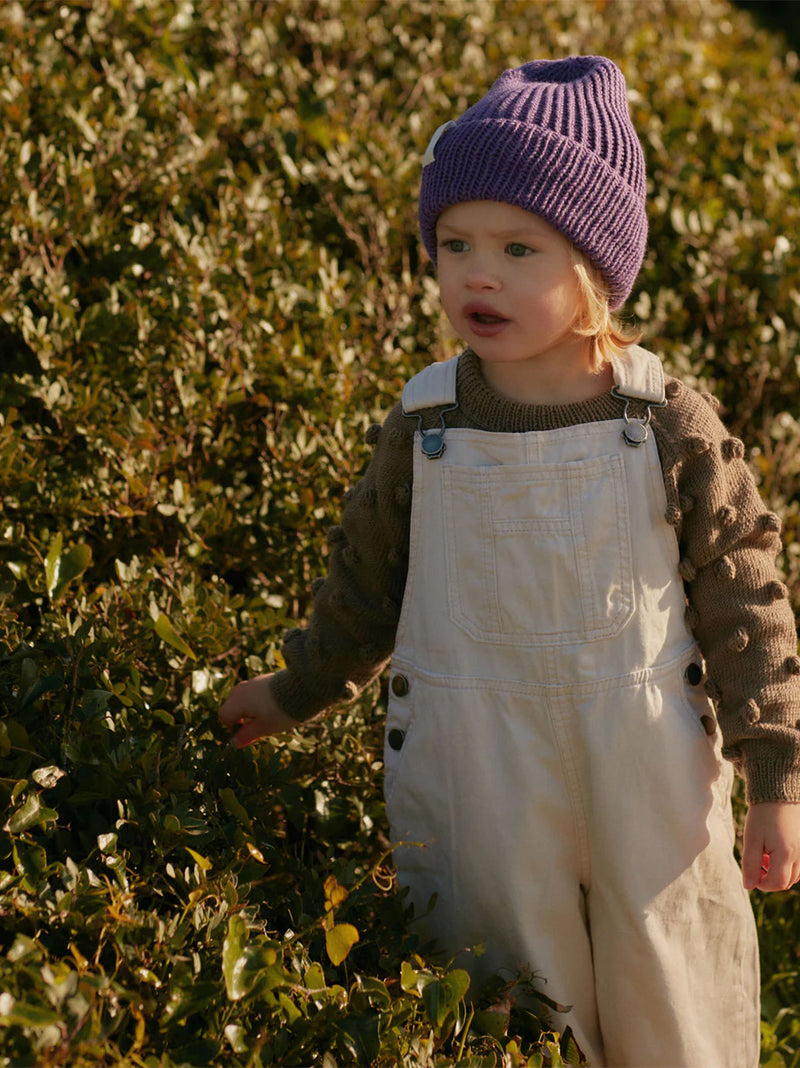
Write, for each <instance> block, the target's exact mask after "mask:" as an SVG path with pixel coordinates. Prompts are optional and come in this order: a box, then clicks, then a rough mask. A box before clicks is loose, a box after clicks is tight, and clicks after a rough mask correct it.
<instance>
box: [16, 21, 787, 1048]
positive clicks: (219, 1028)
mask: <svg viewBox="0 0 800 1068" xmlns="http://www.w3.org/2000/svg"><path fill="white" fill-rule="evenodd" d="M0 41H1V43H2V47H1V48H0V65H1V66H2V72H1V73H2V77H1V78H0V124H1V126H2V137H1V138H0V388H2V410H1V412H0V487H1V496H2V511H1V512H0V654H2V661H1V662H0V702H2V719H0V761H2V766H1V767H0V804H2V807H3V808H4V809H5V812H4V814H3V816H2V822H3V824H4V826H3V832H2V837H1V838H0V850H2V873H0V976H2V985H1V987H0V991H1V992H0V1028H2V1042H1V1043H0V1047H1V1048H2V1052H0V1064H2V1065H23V1064H25V1065H27V1064H31V1065H32V1064H37V1065H48V1066H49V1065H63V1064H69V1065H101V1064H102V1065H112V1064H113V1065H137V1066H138V1065H153V1066H155V1065H163V1066H168V1065H178V1064H191V1065H201V1064H216V1063H223V1062H224V1063H226V1064H232V1065H260V1064H325V1065H327V1066H329V1068H330V1066H333V1065H334V1064H336V1063H339V1064H368V1063H375V1064H385V1065H390V1064H391V1065H395V1064H397V1065H399V1064H403V1065H423V1064H450V1063H456V1062H461V1063H485V1064H493V1063H496V1064H500V1063H502V1064H507V1065H512V1064H522V1063H530V1064H542V1063H548V1064H549V1063H552V1064H558V1063H560V1058H561V1056H562V1055H563V1056H564V1057H566V1058H568V1059H571V1060H575V1059H576V1058H577V1054H576V1051H575V1049H574V1047H571V1046H570V1045H569V1042H568V1041H566V1040H563V1039H562V1040H561V1041H560V1042H559V1040H558V1039H557V1038H556V1037H554V1036H552V1035H550V1034H549V1032H548V1031H547V1028H546V1027H545V1028H544V1030H543V1031H542V1029H541V1028H540V1027H539V1022H538V1019H537V1018H536V1017H532V1016H526V1015H525V1014H523V1013H521V1012H518V1011H515V1012H514V1013H513V1014H511V1016H510V1017H509V1013H508V1011H507V1006H506V1007H505V1008H504V1007H503V1003H502V1001H501V1002H499V1003H498V1004H496V1005H495V1006H494V1008H495V1011H494V1012H490V1013H488V1014H487V1013H485V1012H483V1013H480V1012H477V1013H473V1010H472V1009H471V1008H470V1006H469V1003H468V1001H467V998H466V997H465V988H464V981H463V975H462V973H459V972H457V971H454V970H453V969H448V968H446V967H442V966H440V965H437V964H434V963H431V961H430V960H429V959H427V958H426V956H425V947H421V946H419V945H417V944H416V942H415V940H414V938H413V936H412V935H411V934H409V933H408V931H407V930H406V928H405V926H404V910H403V902H402V899H401V898H399V897H398V895H397V894H396V893H394V892H393V889H392V886H391V872H390V869H389V868H388V866H387V864H386V860H385V851H386V849H387V848H388V845H389V843H388V842H387V840H386V827H385V820H384V814H383V808H382V804H381V800H380V778H381V749H382V734H381V723H382V708H383V693H382V689H381V686H380V685H377V684H376V685H375V686H374V687H372V688H371V689H370V690H369V691H368V692H367V693H366V694H365V695H364V696H363V697H362V698H361V699H360V700H359V702H357V703H356V704H355V705H354V706H352V707H350V708H348V709H345V710H339V711H338V712H336V713H334V714H332V715H330V716H329V717H327V718H326V719H325V720H323V721H321V722H319V723H315V724H312V725H310V726H309V727H308V728H306V729H305V730H304V731H303V732H302V733H299V734H298V735H297V736H296V737H294V738H293V739H291V740H290V741H289V742H288V743H286V744H280V745H278V744H275V745H272V744H269V743H265V744H263V745H261V746H260V747H259V748H258V749H255V750H253V751H246V752H235V751H233V750H232V749H230V748H229V747H226V745H225V744H224V743H225V739H224V737H223V735H222V733H221V731H220V729H219V728H218V726H217V725H216V718H215V717H216V709H217V707H218V706H219V703H220V701H221V699H222V698H223V696H224V694H225V692H226V691H227V689H228V687H229V686H230V684H231V682H232V681H233V680H234V679H235V678H236V677H237V674H242V675H244V674H252V673H255V672H259V671H262V670H267V669H272V668H274V667H275V666H276V665H278V664H279V663H280V654H279V647H280V635H281V633H282V631H283V629H284V628H285V627H287V626H289V625H291V624H292V623H294V622H295V621H297V620H298V619H302V618H303V616H304V614H305V613H306V611H307V608H308V604H309V586H310V582H311V580H312V579H313V577H315V576H316V575H318V574H319V573H320V572H322V571H324V567H325V539H324V533H325V529H326V527H327V526H328V525H330V524H331V523H332V522H334V521H335V512H336V509H337V507H338V502H339V500H340V498H341V495H342V493H343V492H344V490H345V489H346V488H347V486H348V485H349V484H351V483H352V482H353V481H354V480H355V479H356V478H358V476H359V474H360V472H361V471H362V470H363V466H364V464H365V462H366V449H365V448H364V446H363V444H362V439H363V432H364V430H365V429H366V427H367V426H368V425H369V424H370V423H371V422H373V421H375V420H376V419H379V418H380V415H381V413H382V412H385V411H386V410H387V409H388V408H389V406H390V405H391V404H392V403H393V402H394V400H395V398H396V396H397V394H398V391H399V388H400V386H401V383H402V381H403V380H404V379H405V378H406V377H407V376H408V375H409V374H410V373H412V372H414V371H416V370H417V369H419V368H420V367H421V366H423V365H424V364H425V363H427V362H428V361H430V359H431V358H433V357H438V356H441V355H445V354H449V353H451V352H453V351H454V350H455V346H456V341H455V339H454V338H452V337H451V336H450V335H449V334H448V333H447V330H446V327H445V326H444V324H443V322H442V320H441V316H440V313H439V310H438V305H437V301H436V291H435V285H434V282H433V278H432V274H431V270H430V266H429V265H428V264H427V262H425V261H424V259H423V258H422V257H421V253H420V247H419V243H418V239H417V235H416V220H415V211H416V206H415V196H416V190H417V182H418V176H419V169H420V162H421V156H422V153H423V152H424V149H425V146H426V144H427V140H428V137H429V135H430V133H431V131H432V130H433V129H434V128H435V127H436V126H438V125H439V124H440V123H441V122H443V121H445V120H446V119H447V118H449V117H450V116H451V115H453V114H456V113H458V112H460V111H461V110H463V109H464V108H465V107H466V106H468V105H469V104H470V103H472V102H473V101H474V100H475V99H476V98H477V97H478V96H479V95H480V94H481V93H482V92H484V91H485V89H486V88H487V87H488V85H489V84H490V82H491V80H492V79H493V78H494V77H495V76H496V75H497V74H498V73H499V72H500V71H501V70H502V69H503V68H505V67H507V66H511V65H515V64H518V63H520V62H524V61H525V60H527V59H529V58H531V57H533V56H539V57H548V56H558V55H562V54H564V53H568V52H586V53H593V52H601V53H605V54H608V55H610V56H611V57H612V58H614V59H615V60H616V61H617V62H618V63H619V64H620V66H622V68H623V69H624V71H625V73H626V76H627V78H628V82H629V85H630V88H631V104H632V109H633V116H634V121H635V123H636V125H637V128H638V129H639V131H640V134H641V137H642V140H643V143H644V145H645V150H646V153H647V157H648V164H649V175H650V177H649V192H650V225H651V236H650V245H649V252H648V256H647V260H646V263H645V267H644V270H643V272H642V276H641V279H640V283H639V285H638V287H637V291H636V292H635V294H634V295H633V297H632V299H631V302H630V309H631V311H632V313H633V314H634V315H635V317H636V318H637V319H638V320H639V321H640V322H641V323H642V325H643V326H644V327H645V329H646V333H647V343H648V344H649V345H650V347H653V348H655V349H656V350H658V351H660V352H661V353H663V356H664V360H665V363H666V365H667V367H668V369H669V370H670V371H672V372H676V373H679V374H681V375H683V376H684V377H685V378H686V379H687V380H689V381H690V382H695V381H697V382H701V383H702V384H703V385H704V386H706V387H708V388H712V389H714V390H715V391H716V392H717V393H718V395H719V396H720V397H721V399H722V400H723V402H724V404H725V410H726V418H727V421H728V423H729V425H730V426H731V428H732V430H733V431H734V432H735V433H737V434H738V435H740V436H742V437H743V438H744V439H745V440H746V441H747V442H748V444H749V446H750V447H751V450H752V451H751V458H752V461H753V465H754V470H755V471H756V474H757V477H758V479H759V481H760V485H761V489H762V492H763V494H764V496H765V498H766V500H767V501H768V502H769V504H770V506H771V507H772V508H774V509H775V510H776V511H778V512H779V514H780V515H781V517H782V519H783V522H784V532H785V537H786V543H787V549H786V553H785V554H784V557H783V559H782V564H783V567H784V570H785V573H786V577H787V580H788V582H789V584H790V587H791V590H792V596H793V601H794V605H795V608H797V607H799V606H800V583H798V577H799V575H800V549H799V548H798V537H797V535H798V524H800V511H799V507H798V506H799V504H800V501H799V500H798V473H799V470H798V469H799V468H800V459H799V458H798V457H799V454H798V444H799V443H800V423H799V422H798V420H799V419H800V395H799V394H798V390H797V372H798V356H799V354H800V346H798V331H799V330H800V283H799V281H798V279H799V277H800V276H799V275H798V267H799V266H800V251H799V250H798V240H797V234H798V232H800V229H799V227H798V223H799V222H800V195H799V194H798V189H800V174H799V173H798V172H799V171H800V148H799V147H798V146H800V117H799V116H800V87H799V86H798V71H799V70H800V64H799V63H798V59H797V56H796V55H795V54H794V53H792V52H790V51H788V50H787V46H786V43H785V42H784V41H783V39H782V38H781V37H779V36H775V35H770V34H767V33H765V32H763V31H759V30H757V29H756V27H755V25H754V23H753V21H752V19H751V17H750V15H748V14H747V13H745V12H742V11H740V10H737V9H735V8H733V7H731V6H729V5H728V3H726V2H723V0H705V2H704V3H703V4H682V3H672V2H668V0H636V2H635V3H634V2H630V3H628V2H625V0H611V2H603V0H598V2H594V0H553V2H547V3H532V2H518V0H506V2H501V0H496V2H494V0H473V2H466V0H402V2H400V0H391V2H381V0H363V2H345V0H327V2H325V3H316V4H315V3H310V2H306V0H302V2H295V3H288V2H271V3H267V2H261V0H252V2H250V0H74V2H65V3H63V4H61V5H56V4H52V3H50V2H49V0H42V2H35V0H31V2H27V3H18V2H7V3H4V4H3V5H2V7H0ZM754 900H755V907H756V910H757V917H758V921H759V926H760V930H761V936H762V961H763V972H764V1024H763V1036H764V1053H763V1064H765V1065H769V1066H779V1065H794V1066H796V1065H798V1064H800V1009H798V1005H800V979H798V969H799V968H800V962H799V960H798V941H799V940H800V906H798V898H797V896H796V894H795V893H789V894H783V895H776V896H773V897H771V898H770V899H769V900H760V899H758V898H756V899H754ZM356 935H358V936H359V940H358V941H357V942H355V943H354V942H353V939H354V938H355V936H356ZM484 1008H486V1006H484ZM541 1015H542V1017H544V1016H545V1015H546V1014H545V1013H544V1010H542V1014H541ZM555 1023H556V1025H557V1017H556V1019H555Z"/></svg>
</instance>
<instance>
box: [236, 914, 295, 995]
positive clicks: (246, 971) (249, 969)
mask: <svg viewBox="0 0 800 1068" xmlns="http://www.w3.org/2000/svg"><path fill="white" fill-rule="evenodd" d="M277 960H278V951H277V948H276V947H275V946H273V945H260V946H248V945H247V925H246V923H245V921H244V920H243V919H242V917H241V916H231V918H230V919H229V920H228V931H227V934H226V936H225V941H224V942H223V944H222V974H223V977H224V979H225V989H226V991H227V994H228V997H229V998H230V1000H231V1001H239V1000H241V998H243V997H245V996H246V995H247V994H249V993H251V992H252V991H253V988H254V987H255V985H256V983H257V982H258V980H259V978H260V977H261V976H262V975H263V974H264V973H266V972H268V971H269V972H275V971H276V969H274V968H273V967H272V966H273V965H274V964H275V963H276V961H277ZM268 978H269V979H270V980H272V982H271V983H270V985H271V986H274V985H278V983H279V980H280V978H281V977H280V976H278V975H274V974H270V975H269V977H268Z"/></svg>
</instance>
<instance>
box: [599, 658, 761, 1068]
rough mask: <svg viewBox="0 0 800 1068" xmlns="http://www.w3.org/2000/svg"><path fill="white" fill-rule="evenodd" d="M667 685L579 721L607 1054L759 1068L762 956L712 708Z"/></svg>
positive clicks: (678, 674) (680, 1065)
mask: <svg viewBox="0 0 800 1068" xmlns="http://www.w3.org/2000/svg"><path fill="white" fill-rule="evenodd" d="M673 675H674V678H673V679H672V680H671V681H670V680H664V679H662V680H661V682H660V684H659V685H657V686H654V685H642V686H639V687H634V688H626V689H625V690H624V691H618V692H613V691H611V692H609V693H607V694H606V695H605V696H604V697H601V699H600V700H597V699H595V701H594V703H593V706H592V707H591V708H590V709H587V710H586V712H585V720H584V722H585V723H586V724H587V728H586V730H587V741H588V744H589V747H590V748H591V749H592V750H593V757H592V760H591V761H590V762H589V761H588V760H587V773H588V775H589V781H590V783H591V791H592V795H593V797H594V798H595V804H594V806H593V812H592V823H591V836H592V843H593V855H592V877H591V886H590V891H589V915H590V924H591V931H592V942H593V947H594V962H595V974H596V982H597V991H598V994H597V999H598V1011H599V1015H600V1027H601V1031H602V1034H603V1039H604V1042H605V1047H606V1056H607V1060H608V1064H609V1065H610V1066H615V1068H623V1066H629V1068H755V1066H756V1065H757V1063H758V1047H759V1020H758V1017H759V1012H758V989H759V975H758V952H757V942H756V934H755V924H754V920H753V915H752V911H751V908H750V903H749V900H748V897H747V894H746V893H745V891H744V890H743V888H742V884H741V872H740V870H739V867H738V865H737V864H736V861H735V859H734V856H733V843H734V835H733V824H732V818H731V810H730V785H731V771H730V768H729V765H727V764H725V763H724V762H723V761H722V760H721V758H720V755H719V743H718V741H717V740H716V739H715V738H714V737H709V736H708V735H707V734H706V733H705V731H704V729H703V726H702V724H701V722H700V716H701V715H703V714H707V713H708V712H709V707H708V703H707V701H706V700H705V698H704V697H702V696H701V695H698V694H696V693H692V692H689V691H687V688H686V684H685V683H684V681H683V672H682V668H679V669H677V670H676V671H675V672H674V673H673ZM598 756H600V757H601V759H598ZM587 757H588V754H587Z"/></svg>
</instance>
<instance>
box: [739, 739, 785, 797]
mask: <svg viewBox="0 0 800 1068" xmlns="http://www.w3.org/2000/svg"><path fill="white" fill-rule="evenodd" d="M740 744H741V750H742V759H741V764H740V765H739V770H740V771H741V774H742V776H743V778H744V780H745V785H746V791H745V798H746V800H747V803H748V804H749V805H755V804H757V803H758V802H759V801H792V802H800V767H799V766H798V758H797V753H795V752H794V750H793V751H792V752H790V753H787V752H786V751H785V750H778V749H777V748H773V747H771V746H770V748H769V749H767V750H766V751H765V750H764V748H763V747H761V746H758V745H753V744H752V743H748V742H744V743H740ZM737 763H738V761H737Z"/></svg>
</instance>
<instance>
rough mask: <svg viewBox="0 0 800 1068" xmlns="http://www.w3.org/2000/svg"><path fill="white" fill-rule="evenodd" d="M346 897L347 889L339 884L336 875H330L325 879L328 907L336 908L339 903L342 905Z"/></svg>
mask: <svg viewBox="0 0 800 1068" xmlns="http://www.w3.org/2000/svg"><path fill="white" fill-rule="evenodd" d="M346 897H347V891H346V890H345V888H344V887H343V886H340V885H339V882H338V880H337V878H336V876H335V875H329V876H328V878H327V879H326V880H325V901H326V903H327V906H328V908H329V909H335V908H336V906H337V905H341V903H342V902H343V901H344V899H345V898H346Z"/></svg>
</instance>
